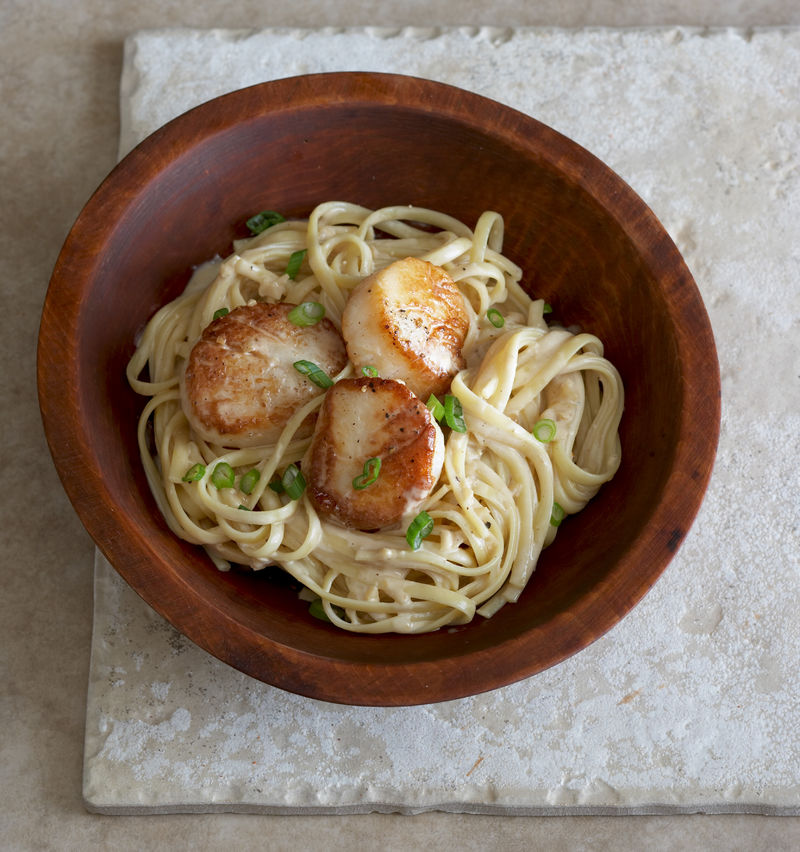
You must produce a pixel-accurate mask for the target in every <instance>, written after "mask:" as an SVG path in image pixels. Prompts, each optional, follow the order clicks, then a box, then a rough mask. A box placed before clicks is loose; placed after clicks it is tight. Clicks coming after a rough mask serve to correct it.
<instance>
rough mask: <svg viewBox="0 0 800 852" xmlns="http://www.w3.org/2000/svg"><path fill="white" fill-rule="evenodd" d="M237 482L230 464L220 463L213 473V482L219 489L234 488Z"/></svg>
mask: <svg viewBox="0 0 800 852" xmlns="http://www.w3.org/2000/svg"><path fill="white" fill-rule="evenodd" d="M235 481H236V475H235V474H234V472H233V468H232V467H231V466H230V465H229V464H228V462H219V463H218V464H217V465H216V466H215V467H214V470H212V471H211V482H213V483H214V485H215V486H216V487H217V488H220V489H221V488H233V483H234V482H235Z"/></svg>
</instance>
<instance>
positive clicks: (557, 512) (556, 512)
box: [550, 503, 567, 527]
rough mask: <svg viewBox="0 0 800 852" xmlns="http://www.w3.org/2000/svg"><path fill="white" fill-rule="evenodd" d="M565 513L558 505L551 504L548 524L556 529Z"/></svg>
mask: <svg viewBox="0 0 800 852" xmlns="http://www.w3.org/2000/svg"><path fill="white" fill-rule="evenodd" d="M566 515H567V513H566V512H565V511H564V510H563V509H562V508H561V506H559V505H558V503H553V510H552V512H551V513H550V523H551V524H552V525H553V526H554V527H557V526H558V525H559V524H560V523H561V521H563V520H564V518H565V517H566Z"/></svg>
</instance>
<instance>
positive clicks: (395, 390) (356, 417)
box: [303, 378, 444, 530]
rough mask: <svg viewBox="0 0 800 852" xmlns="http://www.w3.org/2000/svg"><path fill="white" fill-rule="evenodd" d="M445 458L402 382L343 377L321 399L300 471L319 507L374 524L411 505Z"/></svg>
mask: <svg viewBox="0 0 800 852" xmlns="http://www.w3.org/2000/svg"><path fill="white" fill-rule="evenodd" d="M376 459H377V460H379V462H380V463H379V464H377V463H376V461H375V460H376ZM443 461H444V438H443V436H442V432H441V430H440V429H439V426H438V425H437V423H436V421H435V420H434V418H433V417H432V415H431V413H430V411H429V410H428V409H427V408H426V406H425V405H424V404H423V403H422V402H421V401H420V399H419V398H418V397H416V396H415V395H414V394H413V393H411V391H410V390H409V389H408V387H406V385H404V384H403V383H402V382H398V381H394V380H392V379H383V378H358V379H342V380H341V381H339V382H337V383H336V384H335V385H334V386H333V387H332V388H331V389H330V390H329V391H328V392H327V394H326V396H325V400H324V401H323V403H322V408H321V409H320V412H319V417H318V418H317V423H316V426H315V428H314V437H313V438H312V440H311V446H310V447H309V450H308V452H307V453H306V457H305V459H304V460H303V474H304V476H305V478H306V482H307V483H308V492H307V493H308V496H309V498H310V500H311V502H312V503H313V505H314V506H315V508H316V509H317V511H318V512H319V513H320V515H322V516H324V517H327V518H330V519H333V520H336V521H338V522H339V523H340V524H343V525H344V526H348V527H355V528H356V529H361V530H374V529H379V528H380V527H386V526H390V525H393V524H396V523H397V522H398V521H400V520H401V519H402V518H403V517H404V516H406V515H409V514H410V513H412V512H414V513H415V512H416V509H417V508H418V506H419V505H420V503H421V502H422V501H423V500H424V499H425V498H426V497H427V496H428V495H429V494H430V492H431V491H432V489H433V487H434V486H435V485H436V481H437V480H438V479H439V474H440V473H441V470H442V463H443Z"/></svg>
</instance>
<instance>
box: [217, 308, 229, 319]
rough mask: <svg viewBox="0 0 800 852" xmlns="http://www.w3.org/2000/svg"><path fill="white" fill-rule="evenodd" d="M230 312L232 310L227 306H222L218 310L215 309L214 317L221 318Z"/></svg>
mask: <svg viewBox="0 0 800 852" xmlns="http://www.w3.org/2000/svg"><path fill="white" fill-rule="evenodd" d="M228 313H230V312H229V311H228V309H227V308H220V309H219V310H218V311H214V319H219V318H220V317H224V316H227V315H228Z"/></svg>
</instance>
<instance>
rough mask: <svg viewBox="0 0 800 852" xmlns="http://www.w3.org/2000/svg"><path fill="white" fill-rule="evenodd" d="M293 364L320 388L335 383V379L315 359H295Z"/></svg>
mask: <svg viewBox="0 0 800 852" xmlns="http://www.w3.org/2000/svg"><path fill="white" fill-rule="evenodd" d="M293 366H294V368H295V370H297V372H298V373H302V374H303V375H304V376H308V378H309V381H312V382H314V384H315V385H316V386H317V387H318V388H329V387H331V386H332V385H333V379H332V378H331V377H330V376H329V375H328V374H327V373H326V372H325V371H324V370H321V369H320V368H319V367H318V366H317V365H316V364H315V363H314V362H313V361H295V362H294V364H293Z"/></svg>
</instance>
